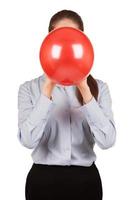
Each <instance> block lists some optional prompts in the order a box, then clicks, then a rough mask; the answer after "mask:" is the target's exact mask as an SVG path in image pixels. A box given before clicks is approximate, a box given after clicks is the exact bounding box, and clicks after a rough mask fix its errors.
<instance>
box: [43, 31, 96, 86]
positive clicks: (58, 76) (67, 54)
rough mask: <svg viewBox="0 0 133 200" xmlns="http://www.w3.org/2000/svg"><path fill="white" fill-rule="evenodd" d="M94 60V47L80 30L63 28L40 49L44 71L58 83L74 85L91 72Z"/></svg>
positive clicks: (48, 38) (48, 36) (46, 39)
mask: <svg viewBox="0 0 133 200" xmlns="http://www.w3.org/2000/svg"><path fill="white" fill-rule="evenodd" d="M93 60H94V51H93V46H92V44H91V42H90V40H89V38H88V37H87V36H86V35H85V34H84V33H83V32H82V31H80V30H78V29H75V28H72V27H61V28H57V29H55V30H53V31H51V32H50V33H49V34H48V35H47V36H46V37H45V39H44V40H43V42H42V45H41V47H40V63H41V65H42V68H43V71H44V72H45V73H46V74H47V75H48V77H49V78H51V79H52V80H53V81H55V82H56V83H59V84H62V85H73V84H76V83H78V82H80V81H81V80H83V79H84V78H85V77H86V76H87V75H88V74H89V72H90V70H91V68H92V65H93Z"/></svg>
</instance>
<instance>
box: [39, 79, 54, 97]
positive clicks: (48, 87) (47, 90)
mask: <svg viewBox="0 0 133 200" xmlns="http://www.w3.org/2000/svg"><path fill="white" fill-rule="evenodd" d="M55 85H56V83H55V82H54V81H52V80H51V79H50V78H49V77H48V76H47V75H46V79H45V81H44V83H43V86H42V93H43V94H44V95H46V96H47V97H48V98H50V99H52V96H51V94H52V91H53V88H54V87H55Z"/></svg>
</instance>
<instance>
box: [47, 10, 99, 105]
mask: <svg viewBox="0 0 133 200" xmlns="http://www.w3.org/2000/svg"><path fill="white" fill-rule="evenodd" d="M66 18H67V19H70V20H72V21H73V22H74V23H76V24H77V25H78V28H79V29H80V30H81V31H84V24H83V21H82V19H81V17H80V15H79V14H78V13H76V12H74V11H72V10H61V11H59V12H57V13H55V14H54V15H53V16H52V17H51V19H50V22H49V27H48V31H49V32H50V31H52V30H53V29H54V28H55V26H56V23H57V22H59V21H60V20H62V19H66ZM87 84H88V86H89V88H90V91H91V93H92V95H93V96H94V98H95V99H96V101H97V98H98V84H97V81H96V80H95V78H93V76H92V75H91V74H89V76H88V77H87ZM76 96H77V98H78V101H79V102H80V103H81V105H83V104H84V102H83V97H82V95H81V93H80V91H79V89H78V88H76Z"/></svg>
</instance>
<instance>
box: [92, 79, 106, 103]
mask: <svg viewBox="0 0 133 200" xmlns="http://www.w3.org/2000/svg"><path fill="white" fill-rule="evenodd" d="M95 80H96V82H97V85H98V99H99V100H100V98H101V97H102V96H103V95H105V94H106V93H107V92H109V87H108V83H107V82H106V81H104V80H101V79H98V78H95Z"/></svg>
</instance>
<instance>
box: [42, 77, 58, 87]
mask: <svg viewBox="0 0 133 200" xmlns="http://www.w3.org/2000/svg"><path fill="white" fill-rule="evenodd" d="M45 76H46V79H45V82H44V85H45V86H49V87H51V88H52V87H54V86H55V85H56V83H55V82H54V81H53V80H51V79H50V78H49V77H48V76H47V75H46V74H45Z"/></svg>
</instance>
